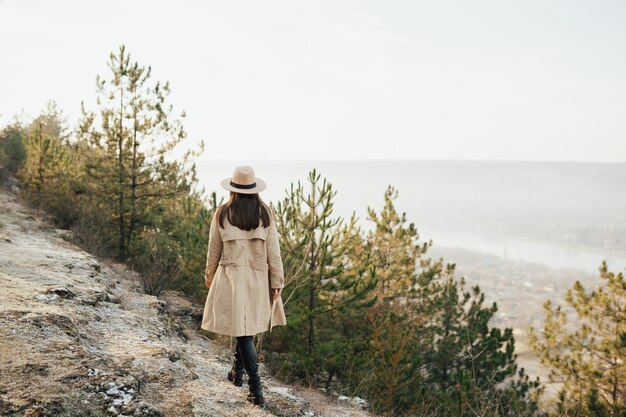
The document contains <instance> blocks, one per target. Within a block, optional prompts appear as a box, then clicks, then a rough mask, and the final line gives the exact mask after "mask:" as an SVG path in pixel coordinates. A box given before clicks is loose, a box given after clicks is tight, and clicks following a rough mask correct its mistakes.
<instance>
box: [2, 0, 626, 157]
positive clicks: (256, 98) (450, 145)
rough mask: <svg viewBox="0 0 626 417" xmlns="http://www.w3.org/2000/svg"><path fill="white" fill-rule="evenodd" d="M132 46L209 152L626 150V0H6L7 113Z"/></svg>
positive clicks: (91, 76) (91, 84)
mask: <svg viewBox="0 0 626 417" xmlns="http://www.w3.org/2000/svg"><path fill="white" fill-rule="evenodd" d="M122 43H124V44H125V45H126V47H127V49H128V51H129V52H130V53H131V59H132V60H137V61H138V62H139V63H140V64H142V65H146V66H148V65H150V66H152V70H153V77H152V79H153V80H154V81H156V80H162V81H166V80H168V81H170V84H171V87H172V95H171V103H172V104H174V106H175V109H177V110H179V111H180V110H185V111H186V112H187V114H188V117H187V119H186V122H185V126H186V129H187V131H188V133H189V139H190V142H192V141H196V140H198V139H205V141H206V143H207V150H206V151H205V154H204V157H203V158H204V159H229V160H235V159H236V160H246V159H259V158H270V159H313V160H315V159H343V158H349V159H356V158H440V159H441V158H444V159H447V158H452V159H505V160H576V161H612V162H615V161H620V162H621V161H626V2H625V1H618V0H616V1H601V0H589V1H574V0H569V1H556V0H550V1H545V0H543V1H505V0H496V1H472V2H469V1H464V0H459V1H441V0H438V1H397V0H396V1H391V0H379V1H339V0H332V1H320V0H316V1H309V2H301V1H296V0H288V1H258V0H254V1H230V0H228V1H219V2H217V1H155V0H151V1H122V0H102V1H95V0H75V1H50V0H41V1H35V0H0V124H2V125H4V124H5V123H7V122H8V121H10V120H11V118H12V117H13V115H14V114H16V113H19V112H21V111H24V112H25V113H26V114H27V115H28V116H30V117H33V116H35V115H36V114H38V113H39V111H40V110H41V109H42V108H43V107H44V106H45V103H46V102H47V101H48V100H51V99H53V100H56V101H57V102H58V103H59V105H60V107H61V108H62V109H63V111H64V112H65V114H66V115H67V116H68V118H69V120H70V122H71V124H72V126H73V125H74V124H75V122H76V120H77V117H78V116H79V114H80V102H81V100H84V101H85V102H86V103H87V104H88V105H89V106H90V108H93V104H92V103H93V102H94V100H95V77H96V75H97V74H100V75H102V76H105V77H106V78H108V76H109V73H108V72H109V70H108V68H107V67H106V63H107V60H108V55H109V53H110V52H112V51H116V50H117V48H118V46H119V45H120V44H122Z"/></svg>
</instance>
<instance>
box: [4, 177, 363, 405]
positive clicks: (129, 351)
mask: <svg viewBox="0 0 626 417" xmlns="http://www.w3.org/2000/svg"><path fill="white" fill-rule="evenodd" d="M68 233H69V232H67V231H63V230H59V229H55V228H54V227H53V226H51V223H49V222H48V221H46V220H45V219H44V218H43V217H42V216H41V215H40V214H38V213H37V212H35V211H34V210H32V209H30V208H28V207H27V206H25V205H23V204H20V203H19V201H18V199H17V198H16V196H15V195H14V194H12V193H10V192H8V191H6V190H4V189H0V285H1V286H2V291H1V292H0V352H1V356H0V415H3V416H4V415H7V416H82V415H91V416H104V415H109V416H110V415H123V416H150V417H156V416H167V417H169V416H174V417H178V416H181V417H183V416H185V417H187V416H197V417H204V416H206V417H208V416H211V417H216V416H229V417H230V416H300V415H302V416H367V415H369V414H367V413H365V412H364V411H362V410H360V408H359V407H357V406H356V405H352V404H351V403H349V402H347V401H345V402H340V403H337V401H334V402H331V401H329V400H327V399H326V397H325V396H323V395H322V394H321V393H319V392H318V391H315V390H308V389H304V388H298V387H287V386H285V385H284V384H282V385H281V384H280V383H279V382H278V381H274V380H272V379H271V378H269V377H268V376H267V375H266V372H265V369H264V367H263V364H262V363H261V364H260V366H261V375H262V380H263V385H264V388H265V397H266V403H267V408H266V409H265V410H263V409H259V408H257V407H254V406H253V405H252V404H251V403H249V402H247V401H246V394H247V384H246V383H244V387H242V388H237V387H234V386H233V385H232V384H231V383H230V382H229V381H227V380H226V377H225V376H226V373H227V372H228V370H229V369H230V365H231V362H230V361H231V356H230V354H229V351H228V349H226V348H223V347H221V346H220V345H218V344H217V343H215V342H213V341H212V340H209V339H207V338H205V337H203V335H202V334H201V333H200V331H199V320H200V318H201V314H202V311H201V310H200V309H199V308H198V307H197V306H194V305H192V304H191V303H190V302H189V301H187V300H186V299H185V298H184V297H182V296H180V294H177V293H173V292H169V293H166V294H165V295H164V296H163V297H160V298H157V297H153V296H149V295H146V294H143V293H141V292H140V291H139V285H138V281H137V279H136V277H134V276H133V274H132V273H130V272H129V271H128V270H126V269H125V268H124V266H122V265H119V264H113V263H105V262H101V261H99V260H98V259H96V258H95V257H94V256H92V255H90V254H88V253H86V252H84V251H82V250H81V249H79V248H77V247H76V246H74V245H72V244H70V243H68V242H67V241H66V240H68V239H67V236H68V235H67V234H68ZM64 238H65V239H64ZM244 381H245V380H244Z"/></svg>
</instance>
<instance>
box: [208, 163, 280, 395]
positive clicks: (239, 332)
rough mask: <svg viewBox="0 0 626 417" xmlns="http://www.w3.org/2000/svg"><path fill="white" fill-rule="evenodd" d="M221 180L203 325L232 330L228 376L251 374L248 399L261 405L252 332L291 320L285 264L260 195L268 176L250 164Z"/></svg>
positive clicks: (239, 377)
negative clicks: (222, 195) (224, 197)
mask: <svg viewBox="0 0 626 417" xmlns="http://www.w3.org/2000/svg"><path fill="white" fill-rule="evenodd" d="M221 186H222V187H223V188H225V189H226V190H229V191H230V200H229V201H228V202H227V203H225V204H223V205H221V206H219V207H218V208H217V209H216V210H215V213H214V214H213V218H212V220H211V230H210V231H209V247H208V253H207V262H206V274H205V285H206V286H207V288H209V293H208V295H207V298H206V303H205V306H204V314H203V317H202V325H201V326H200V327H201V328H202V329H204V330H208V331H211V332H214V333H220V334H225V335H229V336H234V337H236V339H237V343H236V345H235V363H234V365H233V369H232V370H231V371H230V372H229V373H228V379H229V380H231V381H233V383H234V384H235V385H236V386H242V385H243V381H242V377H243V371H244V369H245V371H246V373H247V374H248V387H249V390H250V394H249V395H248V400H249V401H251V402H253V403H254V404H256V405H258V406H261V407H263V405H264V399H263V390H262V387H261V380H260V377H259V372H258V364H257V361H256V359H257V356H256V348H255V346H254V335H256V334H257V333H261V332H265V331H267V330H270V331H271V330H272V327H274V326H278V325H285V324H287V320H286V317H285V312H284V309H283V302H282V298H281V292H282V288H283V286H284V282H285V279H284V275H283V264H282V258H281V255H280V247H279V244H278V231H277V229H276V223H275V221H274V215H273V213H272V211H271V210H270V208H269V207H268V206H267V205H266V204H265V203H264V202H263V201H262V200H261V197H260V196H259V194H258V193H259V192H260V191H263V190H264V189H265V182H264V181H263V180H262V179H260V178H256V176H255V175H254V170H253V169H252V167H250V166H238V167H236V168H235V170H234V171H233V175H232V177H231V178H226V179H224V180H222V182H221Z"/></svg>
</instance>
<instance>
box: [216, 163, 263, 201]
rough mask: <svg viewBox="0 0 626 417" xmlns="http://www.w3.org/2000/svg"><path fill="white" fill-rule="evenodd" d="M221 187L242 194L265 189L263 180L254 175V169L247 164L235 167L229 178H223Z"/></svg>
mask: <svg viewBox="0 0 626 417" xmlns="http://www.w3.org/2000/svg"><path fill="white" fill-rule="evenodd" d="M221 185H222V187H223V188H225V189H227V190H229V191H234V192H236V193H242V194H256V193H259V192H261V191H263V190H264V189H265V181H263V180H262V179H261V178H257V177H256V176H255V175H254V169H252V167H251V166H248V165H242V166H238V167H235V170H234V171H233V176H232V177H231V178H224V179H223V180H222V182H221Z"/></svg>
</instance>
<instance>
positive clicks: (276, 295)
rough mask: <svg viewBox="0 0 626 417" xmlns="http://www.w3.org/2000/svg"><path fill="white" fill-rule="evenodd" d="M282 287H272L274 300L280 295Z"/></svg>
mask: <svg viewBox="0 0 626 417" xmlns="http://www.w3.org/2000/svg"><path fill="white" fill-rule="evenodd" d="M280 292H281V288H272V300H275V299H277V298H278V297H280Z"/></svg>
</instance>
